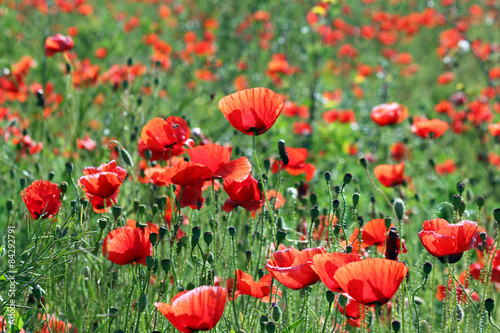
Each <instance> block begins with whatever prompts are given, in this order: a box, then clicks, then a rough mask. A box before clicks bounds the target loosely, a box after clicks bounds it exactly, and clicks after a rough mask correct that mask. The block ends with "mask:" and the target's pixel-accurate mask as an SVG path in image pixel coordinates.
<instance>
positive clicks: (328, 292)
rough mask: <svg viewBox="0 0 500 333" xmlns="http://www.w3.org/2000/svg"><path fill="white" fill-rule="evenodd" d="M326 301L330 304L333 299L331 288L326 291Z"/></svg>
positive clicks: (333, 294)
mask: <svg viewBox="0 0 500 333" xmlns="http://www.w3.org/2000/svg"><path fill="white" fill-rule="evenodd" d="M326 301H327V302H328V304H330V305H332V303H333V301H335V293H334V292H333V291H331V290H327V291H326Z"/></svg>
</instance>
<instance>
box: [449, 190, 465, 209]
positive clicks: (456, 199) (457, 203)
mask: <svg viewBox="0 0 500 333" xmlns="http://www.w3.org/2000/svg"><path fill="white" fill-rule="evenodd" d="M461 202H462V197H461V196H460V195H458V194H453V196H452V197H451V204H452V205H453V208H455V209H458V208H459V207H460V203H461Z"/></svg>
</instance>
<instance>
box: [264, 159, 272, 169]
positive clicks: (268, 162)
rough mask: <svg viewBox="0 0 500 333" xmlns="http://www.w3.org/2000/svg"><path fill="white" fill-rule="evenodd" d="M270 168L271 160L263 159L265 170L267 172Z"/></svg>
mask: <svg viewBox="0 0 500 333" xmlns="http://www.w3.org/2000/svg"><path fill="white" fill-rule="evenodd" d="M270 168H271V160H270V159H268V158H266V159H265V160H264V169H266V172H269V169H270Z"/></svg>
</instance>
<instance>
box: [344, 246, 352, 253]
mask: <svg viewBox="0 0 500 333" xmlns="http://www.w3.org/2000/svg"><path fill="white" fill-rule="evenodd" d="M351 252H352V245H347V246H346V247H345V253H351Z"/></svg>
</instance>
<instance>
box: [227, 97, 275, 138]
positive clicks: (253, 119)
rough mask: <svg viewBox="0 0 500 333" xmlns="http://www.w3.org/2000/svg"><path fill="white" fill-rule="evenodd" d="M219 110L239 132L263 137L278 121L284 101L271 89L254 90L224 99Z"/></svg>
mask: <svg viewBox="0 0 500 333" xmlns="http://www.w3.org/2000/svg"><path fill="white" fill-rule="evenodd" d="M219 109H220V110H221V111H222V113H223V114H224V117H226V119H227V120H228V121H229V122H230V123H231V125H232V126H233V127H234V128H236V129H237V130H238V131H240V132H242V133H244V134H247V135H254V134H255V135H261V134H264V133H266V132H267V131H268V130H269V129H270V128H271V127H272V126H273V125H274V123H275V122H276V120H277V119H278V117H279V115H280V113H281V110H282V109H283V100H282V99H281V97H280V96H279V95H278V94H276V93H275V92H274V91H272V90H270V89H266V88H252V89H246V90H242V91H238V92H236V93H234V94H231V95H228V96H226V97H224V98H222V99H221V100H220V101H219Z"/></svg>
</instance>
